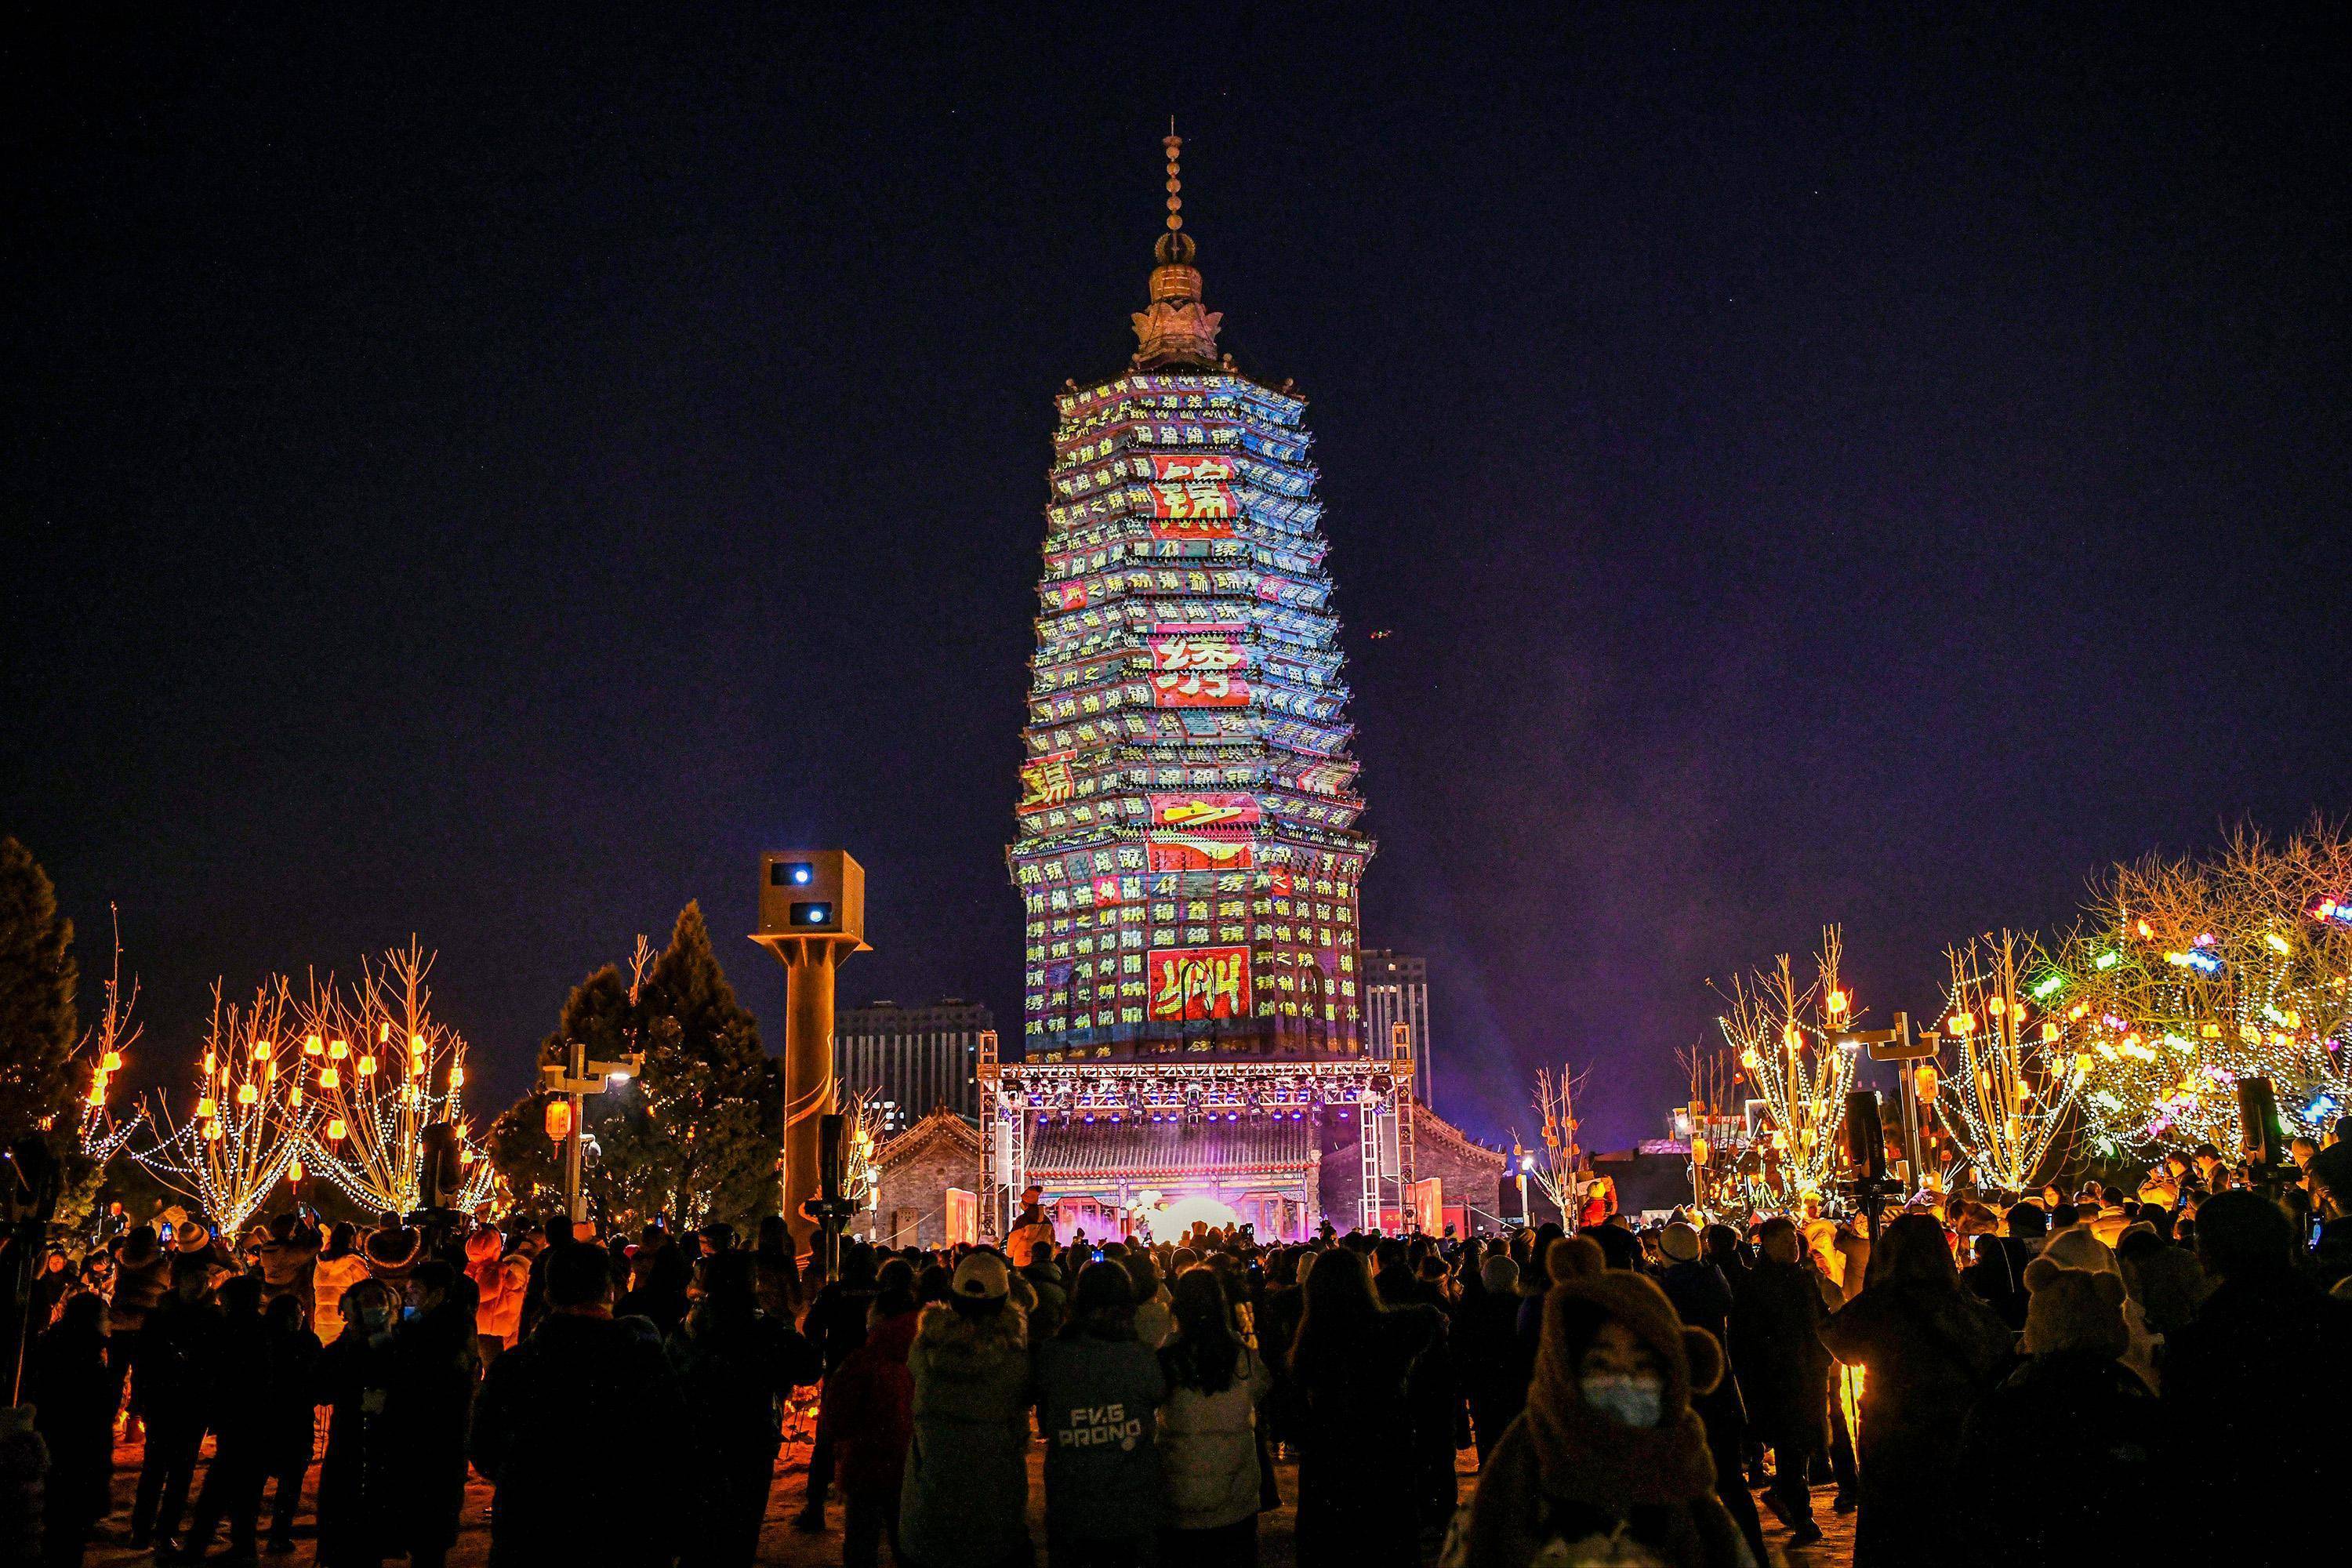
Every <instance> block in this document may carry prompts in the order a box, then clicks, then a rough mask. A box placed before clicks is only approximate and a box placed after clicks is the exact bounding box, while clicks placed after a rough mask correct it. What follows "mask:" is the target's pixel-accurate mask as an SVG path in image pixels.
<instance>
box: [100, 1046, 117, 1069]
mask: <svg viewBox="0 0 2352 1568" xmlns="http://www.w3.org/2000/svg"><path fill="white" fill-rule="evenodd" d="M121 1068H122V1053H121V1051H109V1052H107V1053H106V1055H105V1056H103V1057H101V1058H99V1062H98V1070H99V1071H100V1072H119V1071H121Z"/></svg>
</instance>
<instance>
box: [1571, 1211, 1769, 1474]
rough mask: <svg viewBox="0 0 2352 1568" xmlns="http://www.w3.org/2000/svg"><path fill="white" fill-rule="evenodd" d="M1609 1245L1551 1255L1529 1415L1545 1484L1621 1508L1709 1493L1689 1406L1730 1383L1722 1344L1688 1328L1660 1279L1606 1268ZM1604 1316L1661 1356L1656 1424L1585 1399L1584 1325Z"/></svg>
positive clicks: (1577, 1246)
mask: <svg viewBox="0 0 2352 1568" xmlns="http://www.w3.org/2000/svg"><path fill="white" fill-rule="evenodd" d="M1544 1262H1545V1265H1546V1270H1547V1272H1549V1274H1550V1275H1551V1278H1552V1281H1553V1283H1552V1288H1551V1292H1550V1294H1549V1295H1548V1296H1546V1297H1545V1298H1544V1304H1543V1331H1542V1336H1541V1338H1540V1340H1539V1341H1538V1346H1537V1351H1536V1367H1535V1378H1534V1381H1533V1383H1532V1384H1530V1385H1529V1387H1528V1407H1527V1415H1526V1420H1527V1423H1528V1436H1529V1438H1530V1439H1532V1441H1533V1442H1534V1445H1535V1450H1536V1455H1537V1458H1538V1465H1539V1468H1540V1469H1541V1473H1542V1477H1543V1485H1544V1489H1546V1490H1547V1491H1549V1492H1551V1493H1552V1494H1554V1495H1555V1496H1558V1497H1560V1498H1562V1499H1565V1500H1570V1501H1576V1502H1591V1503H1595V1504H1600V1503H1604V1502H1606V1503H1608V1505H1609V1506H1612V1507H1622V1505H1623V1504H1624V1503H1627V1502H1634V1503H1679V1502H1690V1501H1693V1500H1696V1499H1698V1498H1702V1497H1706V1496H1708V1495H1709V1494H1711V1493H1712V1492H1713V1491H1714V1489H1715V1462H1714V1460H1713V1459H1712V1458H1710V1457H1709V1456H1708V1454H1707V1448H1706V1426H1705V1425H1704V1424H1703V1423H1701V1421H1700V1420H1699V1417H1698V1415H1697V1413H1696V1412H1695V1411H1693V1410H1692V1409H1691V1403H1690V1402H1691V1398H1692V1396H1693V1395H1694V1394H1705V1393H1707V1392H1708V1391H1709V1390H1711V1389H1713V1388H1714V1387H1715V1385H1716V1384H1717V1382H1719V1381H1720V1380H1721V1379H1722V1376H1723V1352H1722V1350H1721V1348H1720V1347H1719V1346H1717V1344H1716V1342H1715V1336H1714V1335H1712V1334H1710V1333H1708V1332H1707V1331H1706V1330H1705V1329H1687V1328H1685V1327H1684V1326H1683V1322H1682V1320H1681V1319H1680V1318H1678V1317H1677V1316H1675V1309H1674V1303H1673V1302H1671V1301H1669V1300H1666V1293H1665V1292H1664V1290H1661V1289H1658V1287H1657V1284H1656V1283H1655V1282H1654V1281H1653V1280H1651V1279H1647V1278H1645V1277H1643V1276H1642V1275H1639V1274H1635V1273H1633V1272H1632V1271H1630V1270H1628V1269H1622V1268H1604V1267H1601V1248H1600V1247H1598V1246H1596V1245H1595V1244H1594V1243H1593V1242H1592V1240H1591V1238H1590V1237H1581V1236H1580V1237H1572V1238H1570V1239H1569V1240H1567V1241H1562V1242H1558V1243H1555V1244H1554V1245H1553V1247H1552V1248H1551V1250H1550V1252H1549V1254H1548V1255H1547V1256H1546V1257H1545V1259H1544ZM1596 1316H1597V1317H1602V1318H1612V1319H1614V1320H1615V1321H1618V1322H1620V1323H1622V1324H1623V1325H1624V1326H1625V1328H1626V1329H1627V1330H1629V1331H1631V1332H1632V1333H1633V1337H1634V1338H1635V1339H1637V1340H1639V1341H1641V1342H1642V1343H1643V1345H1645V1346H1646V1347H1648V1349H1649V1351H1650V1353H1651V1355H1652V1357H1653V1359H1654V1360H1655V1361H1656V1362H1657V1363H1658V1370H1659V1373H1660V1376H1661V1378H1662V1379H1663V1381H1664V1385H1665V1386H1664V1399H1663V1401H1662V1405H1663V1408H1662V1411H1661V1415H1660V1419H1659V1423H1658V1425H1657V1426H1652V1427H1647V1428H1642V1429H1636V1428H1633V1427H1629V1426H1621V1425H1619V1424H1618V1423H1617V1422H1615V1421H1613V1420H1612V1419H1610V1418H1609V1417H1608V1416H1606V1415H1602V1414H1601V1412H1599V1411H1596V1410H1595V1409H1593V1408H1592V1407H1591V1405H1587V1404H1585V1402H1584V1394H1583V1391H1582V1389H1581V1388H1580V1385H1579V1378H1578V1371H1577V1365H1576V1357H1577V1351H1576V1350H1575V1349H1574V1348H1573V1342H1575V1341H1576V1340H1577V1338H1578V1335H1577V1332H1576V1328H1575V1323H1576V1321H1578V1320H1584V1321H1590V1320H1591V1319H1592V1318H1593V1317H1596Z"/></svg>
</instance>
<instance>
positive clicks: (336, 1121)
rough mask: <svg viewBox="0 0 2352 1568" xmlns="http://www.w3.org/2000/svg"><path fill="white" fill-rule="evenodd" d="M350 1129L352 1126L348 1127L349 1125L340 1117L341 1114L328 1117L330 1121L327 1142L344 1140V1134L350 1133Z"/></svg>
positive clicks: (328, 1122)
mask: <svg viewBox="0 0 2352 1568" xmlns="http://www.w3.org/2000/svg"><path fill="white" fill-rule="evenodd" d="M349 1131H351V1128H350V1127H348V1126H346V1125H345V1124H344V1122H343V1119H342V1118H341V1117H340V1116H336V1117H331V1118H329V1119H328V1121H327V1142H330V1143H340V1142H342V1141H343V1136H344V1134H346V1133H348V1132H349Z"/></svg>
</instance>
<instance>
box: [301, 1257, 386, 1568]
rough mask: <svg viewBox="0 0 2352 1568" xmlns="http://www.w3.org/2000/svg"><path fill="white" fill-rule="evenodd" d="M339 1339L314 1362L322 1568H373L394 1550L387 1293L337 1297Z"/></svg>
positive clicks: (355, 1290)
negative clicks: (320, 1427) (322, 1448)
mask: <svg viewBox="0 0 2352 1568" xmlns="http://www.w3.org/2000/svg"><path fill="white" fill-rule="evenodd" d="M340 1306H341V1321H342V1331H341V1333H339V1334H337V1335H336V1336H335V1342H333V1343H332V1344H331V1345H329V1346H327V1347H326V1349H325V1350H323V1351H321V1352H320V1354H319V1389H318V1402H319V1403H320V1404H321V1405H329V1406H331V1414H330V1415H329V1416H328V1418H327V1455H326V1458H324V1459H322V1460H320V1464H319V1563H320V1568H377V1565H378V1564H379V1563H383V1560H384V1559H385V1558H386V1557H388V1556H391V1555H392V1554H393V1552H394V1551H396V1550H397V1549H398V1544H399V1540H398V1534H397V1529H396V1526H397V1521H398V1513H397V1509H396V1503H395V1500H394V1479H393V1452H392V1437H391V1429H390V1427H389V1426H388V1425H387V1423H386V1421H385V1419H384V1412H385V1410H386V1408H387V1407H388V1406H389V1405H390V1404H391V1385H392V1377H393V1370H394V1369H393V1360H392V1319H393V1310H392V1291H391V1290H390V1289H388V1288H386V1287H385V1286H384V1285H383V1282H382V1281H380V1280H375V1279H362V1280H361V1281H360V1282H359V1283H358V1284H356V1285H353V1286H352V1288H351V1289H348V1290H345V1291H344V1292H343V1293H342V1299H341V1303H340Z"/></svg>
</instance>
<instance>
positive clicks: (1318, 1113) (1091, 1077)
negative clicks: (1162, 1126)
mask: <svg viewBox="0 0 2352 1568" xmlns="http://www.w3.org/2000/svg"><path fill="white" fill-rule="evenodd" d="M1392 1049H1394V1050H1396V1051H1398V1052H1400V1053H1401V1054H1399V1055H1396V1056H1392V1057H1391V1058H1390V1059H1387V1060H1381V1059H1377V1058H1363V1059H1359V1060H1354V1061H1344V1062H1265V1061H1234V1060H1223V1061H1196V1062H1170V1063H1162V1062H1109V1061H1105V1062H1096V1063H1089V1064H1072V1063H1057V1064H1025V1063H1018V1062H1000V1061H999V1060H998V1059H997V1054H996V1042H995V1040H994V1038H993V1037H992V1036H983V1037H982V1041H981V1048H980V1059H979V1062H978V1068H979V1078H980V1097H981V1105H980V1150H981V1152H980V1165H981V1171H980V1192H981V1229H982V1233H983V1234H985V1235H990V1236H996V1237H1002V1236H1003V1235H1004V1234H1005V1232H1006V1229H1007V1227H1008V1226H1009V1225H1010V1223H1011V1221H1012V1218H1013V1215H1015V1214H1016V1213H1017V1212H1018V1211H1019V1209H1020V1206H1021V1193H1022V1190H1023V1189H1024V1187H1026V1186H1027V1185H1028V1184H1029V1149H1030V1143H1031V1134H1032V1132H1033V1131H1034V1130H1036V1129H1037V1128H1039V1127H1045V1126H1055V1125H1058V1126H1063V1127H1068V1126H1073V1125H1079V1124H1088V1125H1100V1124H1106V1123H1108V1124H1110V1125H1118V1124H1119V1123H1121V1122H1124V1121H1177V1122H1184V1123H1192V1122H1198V1123H1207V1122H1209V1121H1219V1120H1222V1121H1228V1122H1233V1121H1244V1122H1245V1121H1260V1120H1265V1119H1271V1118H1277V1117H1293V1118H1303V1119H1305V1120H1306V1121H1308V1122H1309V1123H1310V1124H1311V1125H1312V1126H1314V1127H1316V1128H1317V1129H1318V1130H1319V1129H1320V1127H1321V1126H1322V1124H1323V1119H1324V1117H1325V1115H1326V1114H1327V1113H1328V1111H1329V1110H1332V1109H1334V1108H1339V1107H1345V1108H1347V1109H1349V1110H1353V1111H1354V1112H1355V1114H1356V1119H1357V1131H1358V1159H1357V1173H1356V1175H1357V1179H1356V1182H1355V1186H1356V1189H1357V1190H1356V1193H1355V1205H1354V1206H1355V1210H1356V1212H1355V1213H1354V1214H1352V1215H1347V1214H1337V1215H1326V1217H1327V1218H1328V1219H1330V1220H1331V1221H1332V1223H1334V1224H1335V1225H1339V1226H1341V1227H1342V1228H1345V1227H1346V1226H1349V1225H1351V1224H1352V1225H1355V1226H1360V1227H1361V1228H1362V1229H1365V1230H1368V1231H1370V1230H1378V1229H1381V1219H1382V1215H1383V1213H1386V1214H1389V1215H1398V1216H1404V1217H1406V1218H1407V1219H1409V1218H1410V1215H1411V1205H1412V1180H1413V1165H1412V1113H1411V1106H1412V1058H1411V1054H1410V1047H1404V1046H1402V1045H1401V1044H1400V1045H1399V1046H1397V1047H1392Z"/></svg>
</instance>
